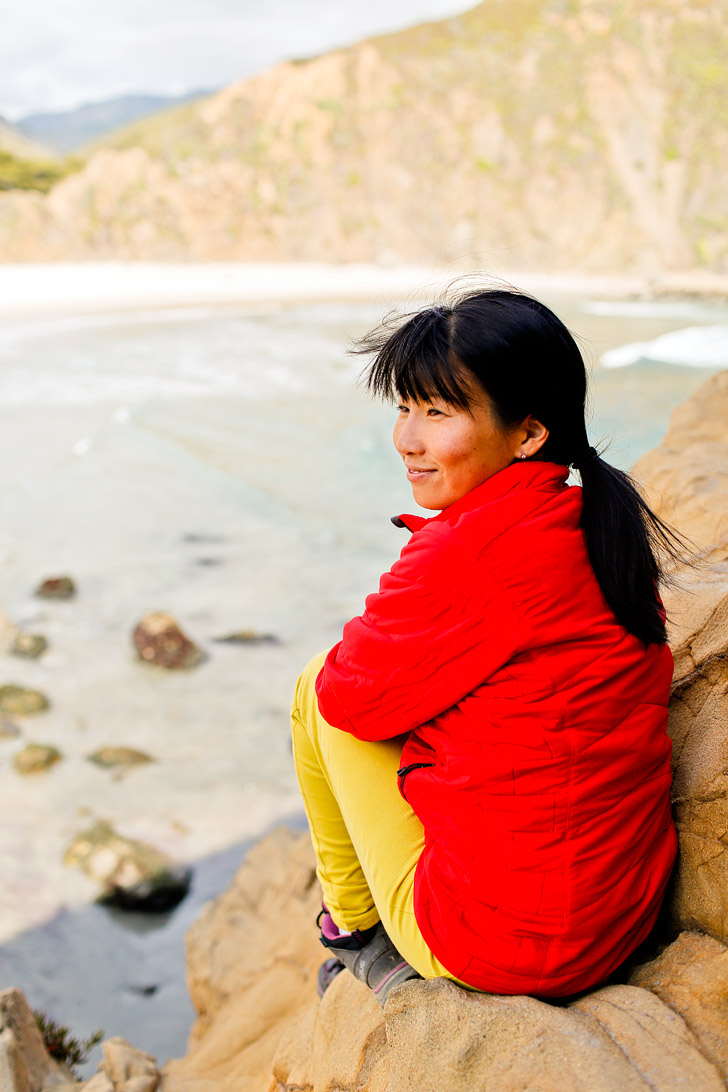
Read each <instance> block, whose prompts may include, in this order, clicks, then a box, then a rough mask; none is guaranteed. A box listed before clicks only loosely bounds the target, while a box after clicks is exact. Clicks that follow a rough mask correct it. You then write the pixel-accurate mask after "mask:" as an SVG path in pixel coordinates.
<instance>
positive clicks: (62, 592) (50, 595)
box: [35, 576, 76, 599]
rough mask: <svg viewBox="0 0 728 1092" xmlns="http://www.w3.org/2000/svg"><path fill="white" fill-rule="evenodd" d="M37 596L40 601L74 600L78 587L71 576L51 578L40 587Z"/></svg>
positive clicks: (36, 590) (37, 589) (36, 591)
mask: <svg viewBox="0 0 728 1092" xmlns="http://www.w3.org/2000/svg"><path fill="white" fill-rule="evenodd" d="M35 594H36V595H37V596H38V598H39V599H72V598H73V596H74V595H75V594H76V585H75V584H74V582H73V580H72V579H71V577H70V576H51V577H48V578H47V579H46V580H43V581H42V582H41V583H40V584H39V585H38V587H37V588H36V589H35Z"/></svg>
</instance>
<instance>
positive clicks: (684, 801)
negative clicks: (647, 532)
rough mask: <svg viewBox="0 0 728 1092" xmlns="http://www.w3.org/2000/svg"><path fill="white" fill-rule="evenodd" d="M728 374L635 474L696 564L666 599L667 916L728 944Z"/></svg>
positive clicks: (710, 386) (688, 407) (693, 404)
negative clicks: (673, 834)
mask: <svg viewBox="0 0 728 1092" xmlns="http://www.w3.org/2000/svg"><path fill="white" fill-rule="evenodd" d="M727 415H728V371H724V372H720V373H719V374H718V375H715V376H713V378H712V379H710V380H708V382H707V383H705V384H704V385H703V386H702V387H701V388H700V389H699V390H698V391H697V393H696V394H694V395H693V396H692V397H691V398H689V399H688V400H687V401H686V402H685V403H684V404H683V405H682V406H679V407H678V409H676V410H675V412H674V413H673V415H672V419H671V421H670V427H669V429H668V431H667V434H666V436H665V438H664V440H663V441H662V443H661V444H660V445H659V447H657V448H655V449H654V450H653V451H651V452H649V453H648V454H647V455H645V456H644V458H643V459H641V460H640V462H639V463H638V464H637V466H636V467H635V474H636V476H637V478H638V479H639V480H641V481H642V482H643V484H644V485H645V486H646V489H647V494H648V499H649V500H650V503H651V504H652V506H653V507H654V509H655V510H656V511H657V512H658V514H659V515H661V516H663V517H664V518H665V519H667V520H669V521H670V522H672V523H673V524H674V525H675V526H676V527H677V528H678V529H679V530H680V531H682V532H683V533H684V534H686V535H688V536H689V537H690V538H691V539H692V540H693V542H694V543H695V546H696V548H697V550H698V551H699V555H700V560H699V562H698V564H697V565H696V567H695V568H694V569H692V570H691V569H686V570H683V572H682V573H680V574H678V575H679V581H678V584H677V585H676V587H674V588H673V589H668V591H667V592H666V594H665V605H666V607H667V611H668V617H669V619H670V621H671V626H670V642H671V645H672V648H673V652H674V655H675V675H674V680H673V694H672V700H671V703H670V720H669V725H668V730H669V732H670V735H671V737H672V741H673V812H674V816H675V822H676V824H677V829H678V835H679V839H680V855H679V859H678V863H677V867H676V870H675V875H674V884H673V889H672V891H671V893H670V896H669V899H668V907H669V911H670V915H671V919H672V925H673V929H674V930H678V929H686V928H687V929H696V928H697V929H702V930H705V931H706V932H708V933H710V934H712V935H713V936H715V937H718V938H720V939H723V940H725V941H728V841H727V839H726V831H728V767H727V765H726V753H727V752H726V748H727V747H728V431H727V430H726V425H725V422H726V417H727Z"/></svg>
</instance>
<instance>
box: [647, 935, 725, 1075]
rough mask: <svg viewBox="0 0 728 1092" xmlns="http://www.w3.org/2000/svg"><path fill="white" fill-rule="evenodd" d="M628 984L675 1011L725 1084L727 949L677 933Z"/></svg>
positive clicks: (711, 940)
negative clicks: (722, 1077)
mask: <svg viewBox="0 0 728 1092" xmlns="http://www.w3.org/2000/svg"><path fill="white" fill-rule="evenodd" d="M630 983H631V984H632V985H635V986H642V987H644V988H645V989H649V990H651V991H652V992H653V993H654V994H656V995H657V996H658V997H659V998H660V999H661V1000H662V1001H664V1002H665V1004H666V1005H669V1006H670V1008H671V1009H674V1011H675V1012H677V1013H679V1014H680V1016H682V1018H683V1019H684V1021H685V1023H686V1024H687V1026H688V1027H689V1028H690V1030H691V1031H692V1033H693V1035H694V1036H695V1038H696V1039H697V1041H698V1042H699V1043H700V1047H701V1050H702V1052H703V1054H704V1055H705V1057H706V1058H708V1059H709V1060H710V1061H711V1062H712V1063H713V1065H714V1066H715V1067H716V1069H718V1070H719V1072H720V1073H722V1074H723V1076H724V1078H725V1079H726V1082H728V1033H727V1032H728V948H726V946H725V945H723V944H720V943H719V942H718V941H716V940H713V938H712V937H706V936H703V935H702V934H700V933H681V934H680V936H679V937H678V938H677V940H676V941H675V942H674V943H673V944H671V945H670V946H669V948H667V949H666V950H665V951H664V952H663V953H662V954H661V955H660V956H658V957H657V959H654V960H653V961H652V962H651V963H645V964H644V965H643V966H642V967H638V968H637V969H636V970H635V971H634V972H633V973H632V975H631V976H630Z"/></svg>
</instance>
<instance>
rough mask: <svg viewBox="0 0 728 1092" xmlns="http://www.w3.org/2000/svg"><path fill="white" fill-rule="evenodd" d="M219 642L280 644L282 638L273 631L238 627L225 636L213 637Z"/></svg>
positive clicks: (231, 643) (230, 643)
mask: <svg viewBox="0 0 728 1092" xmlns="http://www.w3.org/2000/svg"><path fill="white" fill-rule="evenodd" d="M213 641H215V642H216V643H217V644H224V645H279V644H280V643H281V642H280V638H278V637H276V636H275V634H273V633H258V632H256V630H254V629H237V630H235V631H234V632H233V633H227V634H226V635H225V636H224V637H213Z"/></svg>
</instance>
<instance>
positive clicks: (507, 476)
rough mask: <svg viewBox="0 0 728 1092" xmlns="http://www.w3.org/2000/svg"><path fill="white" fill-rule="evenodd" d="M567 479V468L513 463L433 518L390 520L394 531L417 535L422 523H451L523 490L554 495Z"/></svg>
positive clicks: (413, 517)
mask: <svg viewBox="0 0 728 1092" xmlns="http://www.w3.org/2000/svg"><path fill="white" fill-rule="evenodd" d="M568 476H569V470H568V467H566V466H562V465H561V464H560V463H543V462H533V463H529V462H517V463H511V464H510V465H509V466H507V467H505V468H504V469H503V470H499V471H498V473H497V474H493V476H492V477H490V478H488V479H487V480H486V481H484V482H483V484H482V485H478V486H476V487H475V489H471V490H470V492H469V493H466V494H465V496H464V497H460V499H459V500H456V501H455V502H454V503H453V504H451V505H449V506H448V507H447V508H443V510H442V511H441V512H438V514H437V515H436V516H414V515H407V513H403V514H402V515H399V516H392V523H393V524H394V525H395V527H406V528H407V529H408V530H409V531H419V530H420V529H421V528H422V527H424V525H425V524H426V523H454V522H455V520H457V519H458V517H459V516H461V515H463V513H464V512H470V511H473V510H475V509H476V508H481V507H482V506H483V505H484V504H492V503H493V501H497V500H500V499H501V498H502V497H505V496H506V495H508V494H510V493H516V492H519V491H521V490H526V489H538V490H540V491H541V492H547V493H558V492H559V490H561V489H564V488H565V483H566V479H567V478H568Z"/></svg>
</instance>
